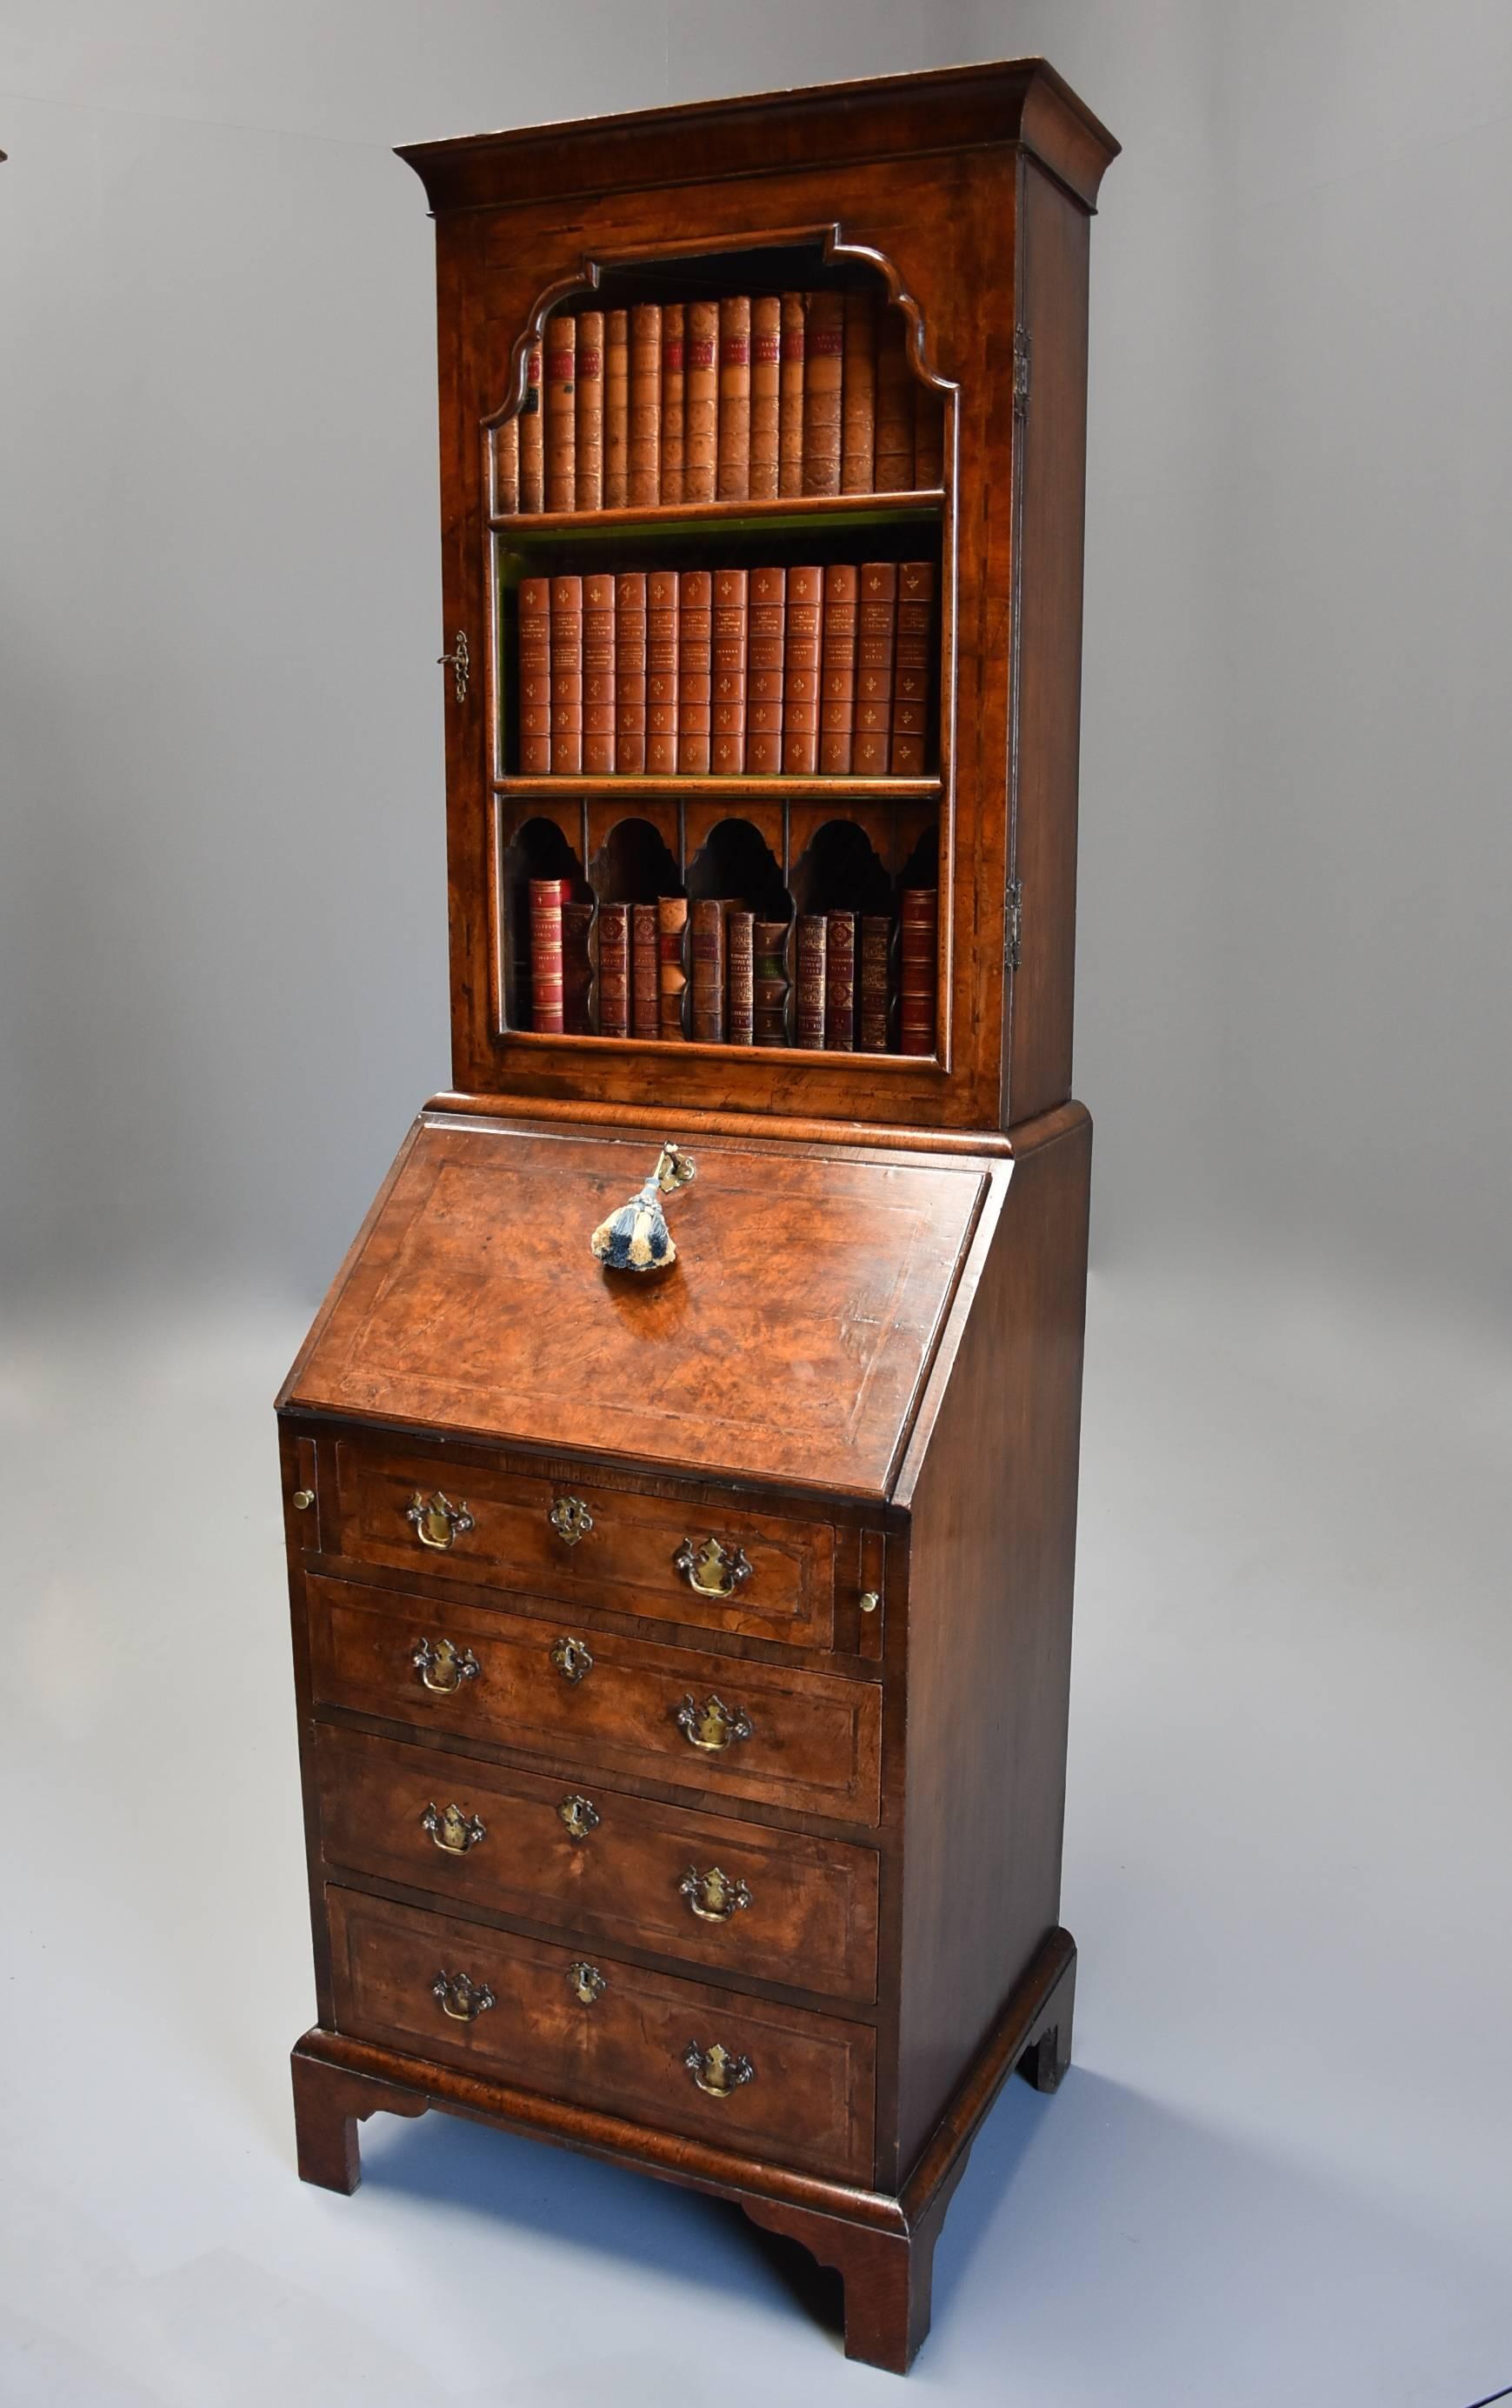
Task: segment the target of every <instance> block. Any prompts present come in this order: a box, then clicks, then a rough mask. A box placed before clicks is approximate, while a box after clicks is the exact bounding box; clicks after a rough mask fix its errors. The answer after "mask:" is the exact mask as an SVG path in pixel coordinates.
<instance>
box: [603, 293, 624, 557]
mask: <svg viewBox="0 0 1512 2408" xmlns="http://www.w3.org/2000/svg"><path fill="white" fill-rule="evenodd" d="M629 499H630V312H629V310H628V309H609V310H607V311H606V313H605V319H604V507H605V509H606V510H622V509H624V507H625V504H626V503H627V502H628V501H629Z"/></svg>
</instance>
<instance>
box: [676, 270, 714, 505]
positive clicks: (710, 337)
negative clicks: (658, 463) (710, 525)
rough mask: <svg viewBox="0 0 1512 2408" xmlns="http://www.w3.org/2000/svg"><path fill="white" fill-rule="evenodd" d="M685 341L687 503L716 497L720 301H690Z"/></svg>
mask: <svg viewBox="0 0 1512 2408" xmlns="http://www.w3.org/2000/svg"><path fill="white" fill-rule="evenodd" d="M687 309H688V332H687V335H686V337H685V338H684V342H683V362H684V366H683V437H682V489H683V499H684V500H685V501H689V502H711V501H712V500H713V499H714V484H715V470H716V463H717V460H718V454H719V417H720V409H719V398H720V305H719V303H718V302H717V301H690V302H689V303H688V304H687Z"/></svg>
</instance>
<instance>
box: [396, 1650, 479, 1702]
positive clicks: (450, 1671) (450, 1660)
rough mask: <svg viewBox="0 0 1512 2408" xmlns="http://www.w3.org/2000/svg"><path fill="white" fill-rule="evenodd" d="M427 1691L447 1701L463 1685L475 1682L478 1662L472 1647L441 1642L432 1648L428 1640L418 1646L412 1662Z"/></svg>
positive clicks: (411, 1658) (411, 1659) (411, 1657)
mask: <svg viewBox="0 0 1512 2408" xmlns="http://www.w3.org/2000/svg"><path fill="white" fill-rule="evenodd" d="M409 1660H410V1662H411V1663H412V1664H413V1666H414V1667H415V1670H416V1671H417V1672H418V1673H419V1674H420V1677H421V1683H422V1684H423V1685H424V1686H425V1687H426V1688H427V1689H434V1690H435V1693H436V1695H437V1696H438V1697H447V1696H449V1694H450V1692H451V1691H452V1690H453V1689H460V1688H461V1686H462V1684H463V1683H464V1681H476V1680H477V1678H478V1658H477V1656H475V1655H474V1654H473V1651H472V1649H471V1648H470V1647H455V1646H453V1645H452V1642H451V1641H450V1640H449V1639H438V1640H437V1641H435V1645H434V1646H433V1645H432V1643H431V1641H429V1640H428V1639H420V1640H417V1641H416V1642H415V1649H414V1653H413V1655H412V1656H410V1658H409Z"/></svg>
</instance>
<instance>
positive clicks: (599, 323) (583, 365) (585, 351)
mask: <svg viewBox="0 0 1512 2408" xmlns="http://www.w3.org/2000/svg"><path fill="white" fill-rule="evenodd" d="M576 440H577V447H578V452H577V460H578V465H577V470H576V480H577V494H578V502H577V507H578V509H580V510H601V509H603V508H604V312H603V310H602V309H585V310H584V311H583V314H582V316H581V317H580V318H579V319H578V431H577V437H576Z"/></svg>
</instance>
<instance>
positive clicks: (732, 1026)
mask: <svg viewBox="0 0 1512 2408" xmlns="http://www.w3.org/2000/svg"><path fill="white" fill-rule="evenodd" d="M725 952H726V953H727V955H728V959H729V973H730V1002H729V1011H728V1014H727V1017H726V1021H725V1030H724V1037H725V1042H726V1044H728V1045H750V1044H752V1043H754V1041H755V1034H756V914H755V913H754V911H743V910H735V911H732V912H731V914H730V916H729V919H728V920H727V922H726V923H725Z"/></svg>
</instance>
